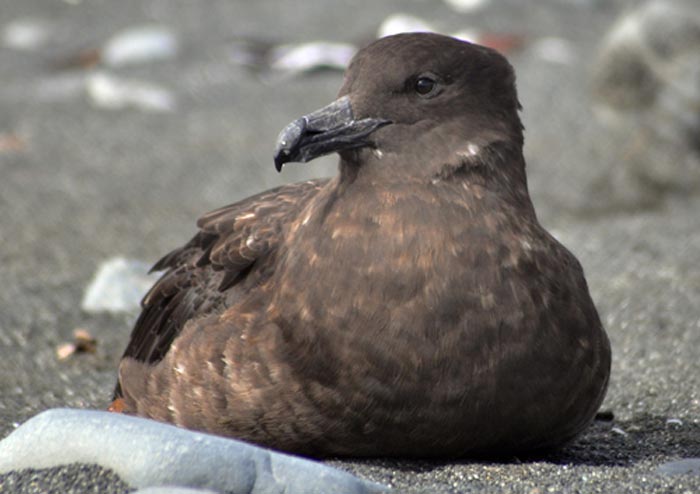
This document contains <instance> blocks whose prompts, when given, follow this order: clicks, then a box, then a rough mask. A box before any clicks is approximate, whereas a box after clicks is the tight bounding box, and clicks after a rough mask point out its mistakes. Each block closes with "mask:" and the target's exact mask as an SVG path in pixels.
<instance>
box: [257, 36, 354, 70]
mask: <svg viewBox="0 0 700 494" xmlns="http://www.w3.org/2000/svg"><path fill="white" fill-rule="evenodd" d="M355 52H357V48H356V47H355V46H353V45H350V44H347V43H331V42H328V41H314V42H311V43H301V44H293V45H279V46H276V47H274V48H273V49H272V50H271V52H270V54H269V59H270V67H271V68H272V69H274V70H280V71H286V72H294V73H300V72H310V71H313V70H318V69H334V70H345V68H346V67H347V66H348V63H350V59H351V58H352V57H353V55H355Z"/></svg>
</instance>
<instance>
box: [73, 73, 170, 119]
mask: <svg viewBox="0 0 700 494" xmlns="http://www.w3.org/2000/svg"><path fill="white" fill-rule="evenodd" d="M86 89H87V93H88V96H89V98H90V101H91V102H92V103H93V104H94V105H95V106H97V107H100V108H105V109H108V110H121V109H124V108H136V109H139V110H144V111H150V112H167V111H173V110H174V109H175V96H174V95H173V93H172V92H171V91H170V90H168V89H166V88H164V87H162V86H158V85H156V84H153V83H150V82H145V81H139V80H135V79H123V78H120V77H116V76H113V75H110V74H107V73H105V72H95V73H94V74H92V75H90V76H89V77H88V78H87V81H86Z"/></svg>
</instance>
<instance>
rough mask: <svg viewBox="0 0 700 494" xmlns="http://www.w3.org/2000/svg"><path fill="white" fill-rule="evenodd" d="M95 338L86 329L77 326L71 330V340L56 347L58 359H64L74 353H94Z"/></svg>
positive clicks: (95, 346)
mask: <svg viewBox="0 0 700 494" xmlns="http://www.w3.org/2000/svg"><path fill="white" fill-rule="evenodd" d="M96 350H97V340H96V339H95V338H94V337H93V336H92V335H91V334H90V333H89V332H88V331H87V330H86V329H82V328H77V329H75V330H74V331H73V341H72V342H70V343H63V344H61V345H59V346H58V348H57V349H56V355H57V357H58V360H65V359H67V358H68V357H70V356H71V355H73V354H75V353H95V351H96Z"/></svg>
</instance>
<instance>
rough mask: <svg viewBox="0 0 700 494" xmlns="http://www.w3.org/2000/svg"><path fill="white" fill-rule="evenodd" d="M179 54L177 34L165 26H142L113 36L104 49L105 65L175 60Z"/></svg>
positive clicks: (114, 65)
mask: <svg viewBox="0 0 700 494" xmlns="http://www.w3.org/2000/svg"><path fill="white" fill-rule="evenodd" d="M177 52H178V40H177V37H176V36H175V34H174V33H173V32H172V31H170V30H169V29H168V28H166V27H164V26H157V25H152V26H140V27H136V28H131V29H128V30H125V31H121V32H119V33H117V34H116V35H114V36H112V37H111V38H110V39H109V40H108V41H107V43H105V45H104V47H103V48H102V54H101V55H102V56H101V58H102V62H103V63H104V64H105V65H109V66H112V67H118V66H121V65H128V64H137V63H145V62H150V61H154V60H164V59H168V58H174V57H175V56H176V55H177Z"/></svg>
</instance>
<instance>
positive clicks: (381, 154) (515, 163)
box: [115, 34, 610, 457]
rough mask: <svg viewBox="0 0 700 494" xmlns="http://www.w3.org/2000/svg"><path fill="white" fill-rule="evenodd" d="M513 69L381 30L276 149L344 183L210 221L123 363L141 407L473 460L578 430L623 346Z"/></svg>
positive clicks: (339, 448)
mask: <svg viewBox="0 0 700 494" xmlns="http://www.w3.org/2000/svg"><path fill="white" fill-rule="evenodd" d="M518 109H519V104H518V101H517V96H516V92H515V83H514V75H513V70H512V68H511V66H510V65H509V64H508V62H507V61H506V60H505V59H504V58H503V57H502V56H501V55H499V54H498V53H496V52H495V51H493V50H490V49H487V48H484V47H480V46H478V45H473V44H469V43H465V42H461V41H457V40H455V39H452V38H448V37H445V36H440V35H436V34H403V35H397V36H392V37H389V38H384V39H381V40H379V41H376V42H375V43H373V44H371V45H369V46H368V47H367V48H365V49H363V50H361V51H360V52H359V53H358V54H357V55H356V57H355V58H354V60H353V62H352V63H351V65H350V67H349V69H348V72H347V74H346V77H345V82H344V85H343V87H342V89H341V91H340V97H339V99H338V100H337V101H335V102H334V103H332V104H331V105H329V106H328V107H325V108H324V109H321V110H319V111H317V112H314V113H311V114H309V115H307V116H306V117H303V118H302V119H299V120H297V121H295V122H293V123H292V124H290V125H289V126H288V127H287V128H286V129H285V130H284V131H283V132H282V134H281V135H280V139H279V142H278V146H277V150H276V157H275V163H276V165H277V167H278V169H279V168H281V166H282V165H283V164H284V163H285V162H288V161H308V160H310V159H313V158H314V157H316V156H319V155H322V154H327V153H330V152H338V153H339V154H340V165H339V173H338V175H337V176H336V177H334V178H332V179H330V180H313V181H309V182H304V183H299V184H293V185H287V186H283V187H279V188H277V189H273V190H270V191H267V192H264V193H261V194H258V195H256V196H253V197H250V198H248V199H245V200H243V201H241V202H238V203H236V204H233V205H231V206H227V207H224V208H222V209H219V210H217V211H214V212H211V213H209V214H207V215H205V216H204V217H202V218H201V219H200V220H199V222H198V226H199V228H200V231H199V232H198V233H197V235H195V237H194V238H193V239H192V240H191V241H190V242H189V243H187V244H186V245H185V246H184V247H182V248H180V249H177V250H175V251H173V252H172V253H170V254H168V255H167V256H165V257H164V258H163V259H162V260H161V261H159V262H158V263H157V264H156V266H155V267H154V269H156V270H165V274H164V275H163V277H162V278H161V279H160V281H158V282H157V283H156V284H155V286H154V287H153V288H152V289H151V291H150V292H149V293H148V295H147V296H146V297H145V299H144V301H143V312H142V314H141V316H140V317H139V319H138V321H137V322H136V326H135V328H134V330H133V332H132V335H131V340H130V342H129V345H128V347H127V349H126V351H125V353H124V357H123V359H122V361H121V363H120V366H119V382H118V385H117V389H116V392H115V398H116V399H118V400H119V403H120V406H121V408H123V410H124V411H125V412H127V413H134V414H138V415H142V416H145V417H152V418H154V419H157V420H162V421H167V422H173V423H175V424H178V425H180V426H183V427H188V428H192V429H197V430H203V431H209V432H212V433H215V434H221V435H226V436H232V437H236V438H240V439H244V440H248V441H252V442H255V443H258V444H262V445H265V446H269V447H273V448H277V449H282V450H286V451H291V452H296V453H301V454H308V455H315V456H327V455H351V456H407V457H408V456H410V457H441V456H460V455H466V454H470V453H473V452H484V451H489V452H494V451H495V452H515V451H523V450H531V449H535V448H543V447H551V446H556V445H559V444H562V443H563V442H565V441H567V440H569V439H571V438H572V437H574V436H575V435H576V434H577V433H579V432H580V431H581V430H582V429H583V428H584V427H586V425H587V424H588V423H589V422H590V421H591V420H592V418H593V415H594V414H595V412H596V410H597V408H598V406H599V405H600V403H601V401H602V399H603V396H604V394H605V389H606V386H607V381H608V375H609V369H610V347H609V343H608V340H607V337H606V335H605V332H604V330H603V328H602V326H601V323H600V320H599V318H598V315H597V312H596V309H595V307H594V305H593V303H592V301H591V298H590V296H589V294H588V288H587V286H586V282H585V280H584V277H583V272H582V269H581V267H580V265H579V263H578V262H577V261H576V259H575V258H574V257H573V255H571V253H569V251H567V250H566V249H565V248H564V247H563V246H562V245H561V244H559V243H558V242H557V241H556V240H555V239H554V238H552V237H551V236H550V235H549V234H548V233H547V232H546V231H545V230H544V229H543V228H542V227H541V226H540V224H539V223H538V221H537V218H536V216H535V212H534V209H533V207H532V203H531V202H530V198H529V195H528V191H527V184H526V179H525V163H524V160H523V157H522V144H523V138H522V126H521V124H520V120H519V118H518Z"/></svg>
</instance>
